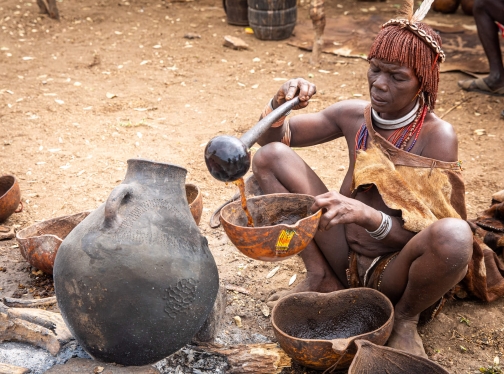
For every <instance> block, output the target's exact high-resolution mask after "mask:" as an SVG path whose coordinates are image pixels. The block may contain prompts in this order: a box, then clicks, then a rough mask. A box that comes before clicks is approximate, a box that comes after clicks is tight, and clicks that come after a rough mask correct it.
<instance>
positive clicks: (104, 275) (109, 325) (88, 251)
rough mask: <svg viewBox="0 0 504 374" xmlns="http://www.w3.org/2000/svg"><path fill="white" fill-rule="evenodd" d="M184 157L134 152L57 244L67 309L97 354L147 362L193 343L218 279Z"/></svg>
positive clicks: (58, 280) (59, 289)
mask: <svg viewBox="0 0 504 374" xmlns="http://www.w3.org/2000/svg"><path fill="white" fill-rule="evenodd" d="M186 173H187V170H185V169H184V168H181V167H179V166H175V165H170V164H162V163H157V162H151V161H147V160H140V159H132V160H128V170H127V173H126V177H125V179H124V181H123V182H122V183H121V184H120V185H119V186H117V187H116V188H115V189H114V190H113V191H112V193H111V194H110V196H109V197H108V199H107V201H106V202H105V203H104V204H102V205H101V206H100V207H99V208H98V209H96V210H95V211H93V212H92V213H91V214H90V215H89V216H88V217H87V218H86V219H84V220H83V221H82V222H81V223H80V224H79V225H77V227H75V229H74V230H72V232H70V234H69V235H68V236H67V237H66V238H65V240H64V241H63V243H62V244H61V246H60V248H59V250H58V253H57V255H56V260H55V263H54V285H55V290H56V297H57V299H58V305H59V308H60V309H61V314H62V316H63V318H64V320H65V322H66V323H67V325H68V327H69V328H70V331H71V332H72V334H73V336H74V337H75V338H76V340H77V341H78V343H79V344H80V345H81V346H82V347H83V348H84V349H85V350H86V352H88V353H89V354H90V355H91V356H92V357H94V358H95V359H98V360H101V361H105V362H116V363H118V364H122V365H134V366H140V365H147V364H152V363H154V362H156V361H159V360H161V359H162V358H164V357H167V356H169V355H170V354H172V353H173V352H175V351H177V350H178V349H180V348H181V347H182V346H184V345H185V344H187V343H189V342H190V341H191V339H192V337H193V336H194V335H195V334H196V333H197V332H198V331H199V329H200V328H201V326H202V325H203V323H204V322H205V320H206V319H207V317H208V315H209V313H210V311H211V309H212V307H213V304H214V301H215V298H216V295H217V291H218V288H219V279H218V273H217V267H216V265H215V261H214V259H213V257H212V254H211V253H210V250H209V249H208V242H207V240H206V238H205V237H204V236H202V235H201V233H200V231H199V229H198V227H197V226H196V222H195V221H194V219H193V217H192V215H191V212H190V210H189V206H188V202H187V198H186V192H185V187H184V181H185V177H186Z"/></svg>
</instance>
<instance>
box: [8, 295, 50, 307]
mask: <svg viewBox="0 0 504 374" xmlns="http://www.w3.org/2000/svg"><path fill="white" fill-rule="evenodd" d="M3 302H4V304H5V305H7V306H11V307H22V308H36V307H39V306H46V305H54V304H56V303H57V301H56V296H51V297H46V298H44V299H29V300H26V299H14V298H11V297H4V298H3Z"/></svg>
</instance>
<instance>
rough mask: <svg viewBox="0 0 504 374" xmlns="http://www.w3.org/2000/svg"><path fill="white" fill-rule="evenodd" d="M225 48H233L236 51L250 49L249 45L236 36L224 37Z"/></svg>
mask: <svg viewBox="0 0 504 374" xmlns="http://www.w3.org/2000/svg"><path fill="white" fill-rule="evenodd" d="M223 46H224V47H228V48H231V49H236V50H243V49H248V47H249V46H248V44H247V43H245V42H244V41H243V40H241V39H240V38H237V37H235V36H230V35H226V36H225V37H224V43H223Z"/></svg>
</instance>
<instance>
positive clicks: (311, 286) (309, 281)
mask: <svg viewBox="0 0 504 374" xmlns="http://www.w3.org/2000/svg"><path fill="white" fill-rule="evenodd" d="M341 289H344V287H343V286H342V285H341V283H340V282H339V281H338V279H337V278H336V277H335V276H334V275H329V276H326V275H325V274H324V275H322V274H319V273H311V272H307V273H306V278H305V279H304V280H303V281H301V283H299V284H298V285H297V286H296V287H294V288H293V289H291V290H285V291H278V292H275V293H274V294H273V295H271V296H270V297H269V299H268V302H267V305H268V306H269V307H270V308H273V307H274V306H275V304H276V303H277V302H278V300H280V299H281V298H282V297H284V296H287V295H290V294H293V293H297V292H306V291H312V292H323V293H326V292H332V291H337V290H341Z"/></svg>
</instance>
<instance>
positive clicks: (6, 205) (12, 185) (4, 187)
mask: <svg viewBox="0 0 504 374" xmlns="http://www.w3.org/2000/svg"><path fill="white" fill-rule="evenodd" d="M20 201H21V190H20V189H19V183H18V181H17V179H16V177H15V176H14V175H2V176H1V177H0V222H3V221H5V220H6V219H7V218H9V217H10V215H11V214H12V213H14V212H15V211H16V209H17V208H18V206H19V203H20Z"/></svg>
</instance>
